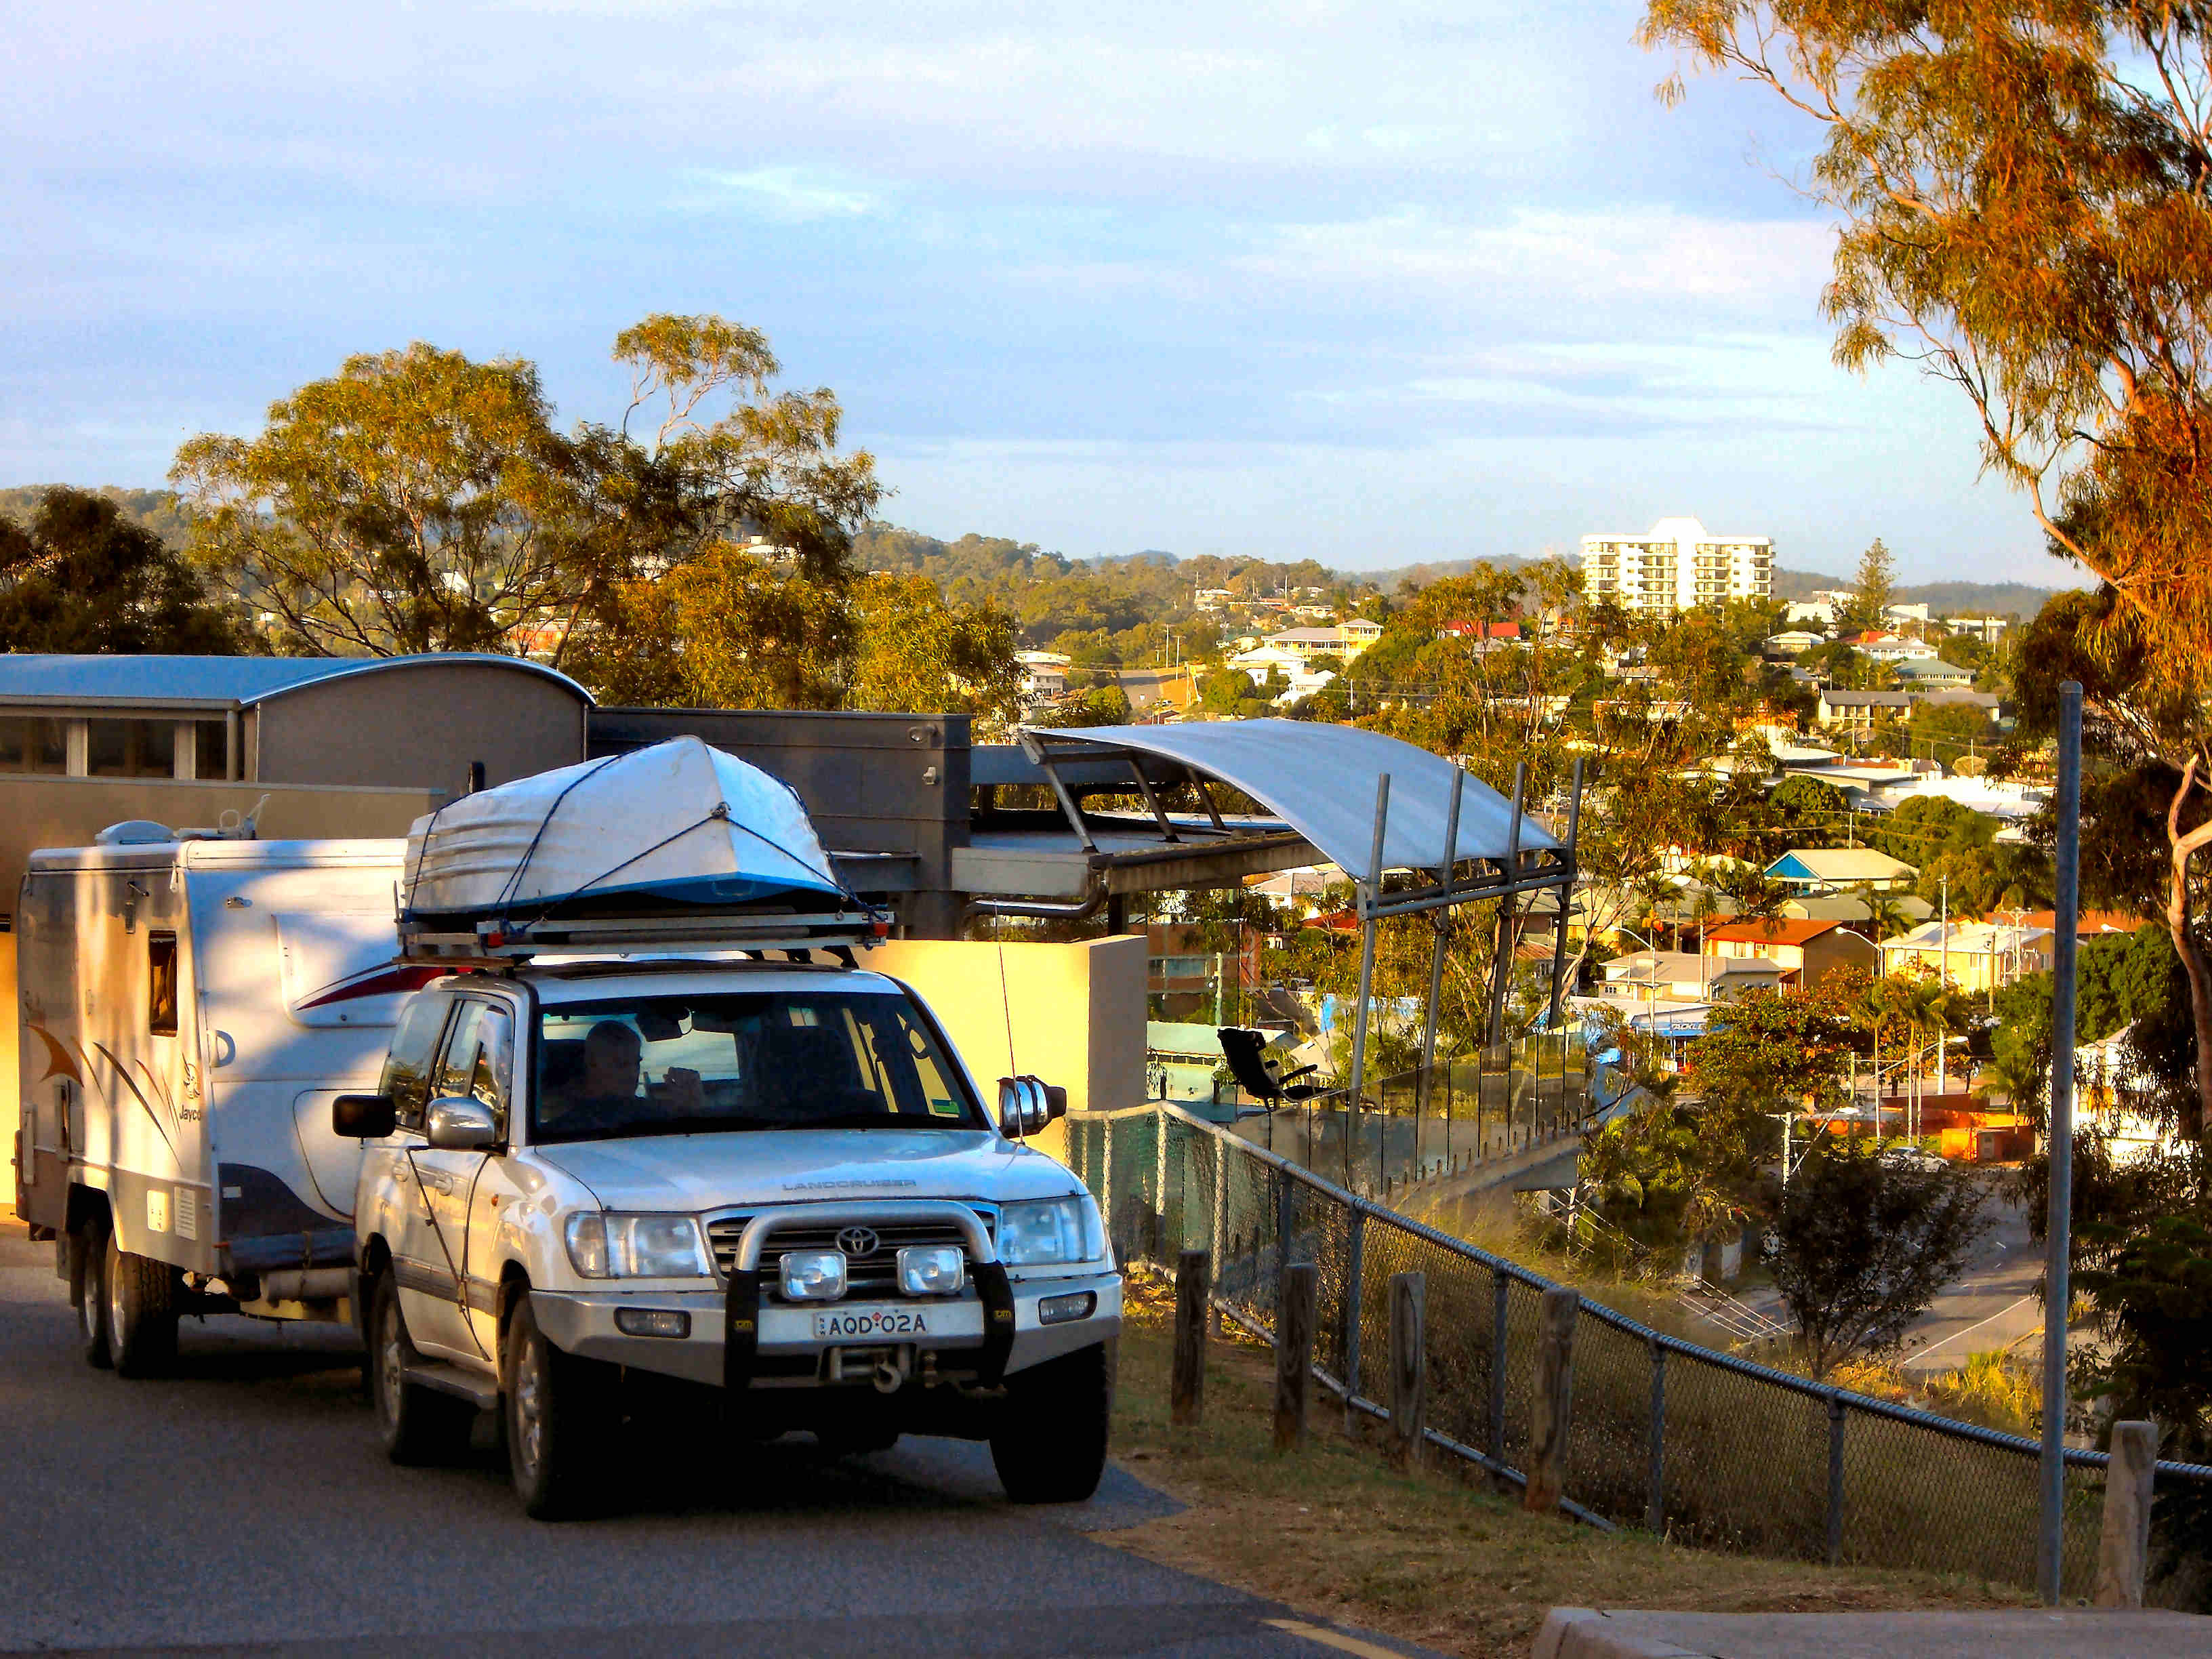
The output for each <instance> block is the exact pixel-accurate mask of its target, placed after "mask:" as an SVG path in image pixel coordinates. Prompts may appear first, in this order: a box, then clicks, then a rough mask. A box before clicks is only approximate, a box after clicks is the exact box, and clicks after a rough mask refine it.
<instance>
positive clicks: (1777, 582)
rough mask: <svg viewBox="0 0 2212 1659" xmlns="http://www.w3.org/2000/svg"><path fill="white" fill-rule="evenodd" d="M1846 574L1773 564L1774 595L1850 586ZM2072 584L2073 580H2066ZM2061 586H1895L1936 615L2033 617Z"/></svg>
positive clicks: (1907, 600) (1908, 601)
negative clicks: (1827, 573) (1838, 574)
mask: <svg viewBox="0 0 2212 1659" xmlns="http://www.w3.org/2000/svg"><path fill="white" fill-rule="evenodd" d="M1850 585H1851V581H1850V577H1848V576H1826V575H1822V574H1820V572H1818V571H1814V570H1785V569H1784V568H1782V567H1781V566H1780V565H1777V566H1775V568H1774V597H1775V598H1776V599H1810V598H1812V596H1813V595H1814V594H1815V593H1818V592H1823V591H1825V590H1826V589H1829V588H1838V587H1849V586H1850ZM2073 585H2074V584H2069V586H2073ZM2059 591H2060V590H2058V589H2057V588H2051V587H2033V586H2029V585H2028V584H2027V583H2026V582H1908V583H1905V584H1903V585H1900V586H1899V587H1898V589H1897V590H1896V602H1897V603H1898V604H1899V605H1926V606H1927V607H1928V608H1929V610H1930V611H1934V612H1935V613H1936V615H1937V616H1939V617H1969V616H1971V617H2033V615H2034V614H2035V613H2036V612H2037V611H2040V610H2042V609H2043V606H2044V602H2045V600H2047V599H2050V597H2051V595H2052V594H2053V593H2055V592H2059Z"/></svg>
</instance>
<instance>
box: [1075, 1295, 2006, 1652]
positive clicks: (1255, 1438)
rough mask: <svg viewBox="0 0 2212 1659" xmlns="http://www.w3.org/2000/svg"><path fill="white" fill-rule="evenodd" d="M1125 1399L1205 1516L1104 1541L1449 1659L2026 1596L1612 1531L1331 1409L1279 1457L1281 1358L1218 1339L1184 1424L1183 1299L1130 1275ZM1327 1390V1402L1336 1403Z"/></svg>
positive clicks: (1154, 1479)
mask: <svg viewBox="0 0 2212 1659" xmlns="http://www.w3.org/2000/svg"><path fill="white" fill-rule="evenodd" d="M1130 1291H1131V1295H1130V1297H1129V1310H1128V1319H1127V1326H1126V1328H1125V1330H1124V1334H1123V1337H1122V1343H1121V1389H1120V1394H1119V1397H1118V1401H1117V1404H1116V1407H1115V1447H1116V1450H1117V1455H1118V1456H1119V1458H1120V1461H1121V1462H1123V1463H1124V1464H1125V1465H1127V1466H1128V1467H1129V1468H1131V1469H1132V1471H1133V1473H1135V1474H1138V1475H1139V1476H1140V1477H1141V1478H1142V1479H1143V1480H1146V1481H1147V1482H1149V1483H1151V1484H1152V1485H1154V1486H1158V1487H1161V1488H1162V1489H1164V1490H1165V1491H1167V1492H1170V1493H1172V1494H1173V1495H1174V1496H1175V1497H1176V1498H1179V1499H1181V1500H1182V1502H1184V1503H1185V1504H1188V1505H1189V1507H1188V1509H1187V1510H1185V1511H1184V1512H1183V1513H1182V1514H1180V1515H1177V1516H1171V1517H1170V1518H1168V1519H1165V1520H1162V1521H1154V1522H1147V1523H1146V1524H1145V1525H1143V1526H1140V1527H1135V1528H1130V1529H1129V1530H1127V1531H1125V1532H1120V1533H1109V1534H1102V1536H1103V1539H1104V1540H1105V1541H1107V1542H1109V1543H1113V1544H1115V1545H1118V1546H1119V1547H1121V1548H1124V1549H1127V1550H1130V1551H1132V1552H1133V1553H1136V1554H1139V1555H1141V1556H1144V1557H1145V1558H1146V1559H1149V1560H1153V1561H1158V1562H1161V1563H1163V1564H1164V1565H1170V1566H1176V1567H1180V1568H1183V1569H1186V1570H1188V1571H1194V1572H1197V1573H1200V1574H1201V1575H1203V1576H1205V1577H1210V1578H1212V1579H1215V1580H1217V1581H1218V1582H1221V1583H1228V1584H1233V1585H1236V1586H1237V1587H1238V1588H1240V1589H1248V1590H1250V1591H1252V1592H1254V1593H1255V1594H1257V1595H1265V1596H1269V1597H1272V1598H1273V1599H1275V1600H1277V1601H1283V1602H1285V1603H1287V1604H1289V1605H1291V1606H1292V1607H1297V1608H1299V1609H1301V1610H1303V1611H1305V1612H1307V1613H1313V1614H1316V1615H1318V1616H1320V1617H1322V1618H1324V1619H1340V1620H1346V1621H1348V1622H1351V1623H1353V1624H1358V1625H1363V1626H1367V1627H1368V1628H1370V1629H1372V1630H1377V1631H1381V1632H1386V1633H1388V1634H1390V1635H1394V1636H1399V1637H1402V1638H1407V1639H1408V1640H1411V1641H1415V1642H1419V1643H1422V1644H1426V1645H1428V1646H1430V1647H1432V1648H1435V1649H1437V1650H1441V1651H1443V1652H1446V1653H1455V1654H1464V1655H1470V1656H1475V1655H1480V1656H1485V1659H1487V1656H1501V1659H1502V1656H1506V1655H1516V1656H1517V1655H1523V1654H1526V1653H1527V1652H1528V1647H1529V1644H1530V1642H1531V1640H1532V1639H1533V1638H1534V1634H1535V1632H1536V1629H1537V1626H1539V1625H1541V1623H1542V1621H1543V1617H1544V1614H1545V1613H1546V1612H1547V1610H1548V1609H1549V1608H1551V1607H1557V1606H1572V1607H1683V1608H1697V1609H1699V1610H1703V1611H1707V1612H1717V1613H1729V1612H1759V1611H1787V1612H1835V1611H1841V1610H1844V1609H1850V1608H1865V1609H1881V1608H1895V1607H1999V1606H2013V1605H2021V1604H2022V1603H2024V1602H2025V1601H2027V1596H2026V1595H2025V1594H2024V1593H2022V1592H2021V1591H2018V1590H2015V1589H2011V1588H2008V1587H1993V1586H1990V1585H1986V1584H1982V1583H1974V1582H1971V1581H1968V1580H1965V1579H1960V1578H1952V1577H1937V1576H1936V1575H1934V1574H1928V1573H1908V1572H1876V1571H1857V1570H1850V1569H1840V1570H1832V1569H1828V1568H1825V1567H1814V1566H1808V1565H1803V1564H1801V1563H1793V1562H1783V1561H1767V1560H1760V1559H1755V1558H1752V1557H1747V1556H1735V1555H1724V1554H1720V1553H1711V1552H1706V1551H1701V1550H1693V1549H1687V1548H1683V1547H1678V1546H1674V1545H1669V1544H1666V1543H1663V1542H1661V1541H1657V1540H1655V1539H1652V1538H1650V1537H1648V1536H1645V1535H1643V1534H1613V1535H1607V1534H1601V1533H1599V1532H1597V1531H1595V1530H1594V1529H1592V1528H1585V1527H1579V1526H1576V1525H1574V1524H1572V1523H1571V1522H1564V1521H1556V1520H1549V1519H1542V1518H1539V1517H1537V1516H1530V1515H1528V1514H1525V1513H1523V1512H1522V1510H1520V1509H1519V1508H1518V1507H1517V1506H1516V1504H1512V1503H1509V1502H1507V1501H1506V1500H1504V1499H1501V1498H1497V1497H1494V1496H1492V1495H1491V1493H1490V1492H1488V1490H1487V1489H1486V1487H1484V1486H1478V1485H1476V1484H1474V1483H1473V1482H1471V1481H1469V1480H1467V1479H1464V1478H1462V1475H1461V1474H1459V1473H1458V1471H1457V1469H1456V1468H1452V1469H1443V1470H1431V1471H1424V1472H1422V1473H1419V1474H1413V1475H1410V1476H1407V1475H1398V1474H1393V1473H1391V1472H1390V1471H1389V1469H1388V1468H1385V1467H1384V1465H1383V1462H1382V1461H1381V1458H1380V1456H1379V1455H1378V1454H1377V1452H1376V1449H1374V1448H1373V1447H1372V1446H1370V1445H1365V1444H1360V1443H1353V1442H1351V1441H1347V1440H1346V1439H1345V1438H1344V1437H1343V1436H1342V1435H1341V1434H1340V1432H1338V1431H1337V1425H1338V1424H1339V1423H1340V1417H1339V1414H1338V1413H1336V1412H1335V1411H1334V1410H1333V1409H1317V1410H1316V1419H1315V1421H1316V1429H1317V1431H1318V1432H1317V1433H1316V1436H1315V1437H1314V1440H1313V1443H1312V1444H1311V1445H1310V1447H1309V1449H1307V1450H1306V1451H1304V1453H1302V1454H1299V1455H1295V1456H1290V1457H1277V1456H1275V1455H1273V1453H1272V1451H1271V1450H1270V1449H1269V1448H1268V1443H1267V1425H1268V1409H1269V1401H1270V1399H1271V1390H1272V1389H1273V1357H1272V1354H1271V1353H1270V1352H1269V1351H1268V1350H1267V1348H1266V1347H1264V1346H1261V1345H1259V1344H1256V1343H1252V1342H1249V1341H1242V1340H1239V1341H1216V1342H1214V1343H1212V1345H1211V1346H1210V1348H1209V1352H1208V1355H1207V1371H1206V1422H1205V1423H1204V1424H1203V1425H1200V1427H1198V1428H1195V1429H1176V1428H1173V1427H1171V1426H1170V1424H1169V1422H1168V1369H1169V1364H1170V1326H1171V1322H1172V1316H1173V1312H1172V1303H1171V1299H1170V1297H1169V1296H1168V1295H1167V1294H1166V1293H1165V1292H1164V1287H1163V1286H1161V1285H1159V1283H1158V1281H1157V1280H1153V1279H1146V1278H1145V1277H1143V1276H1137V1277H1133V1278H1132V1279H1131V1281H1130ZM1326 1398H1327V1397H1326V1396H1325V1395H1318V1396H1317V1398H1316V1407H1317V1408H1318V1407H1321V1406H1322V1402H1323V1401H1325V1400H1326Z"/></svg>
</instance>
